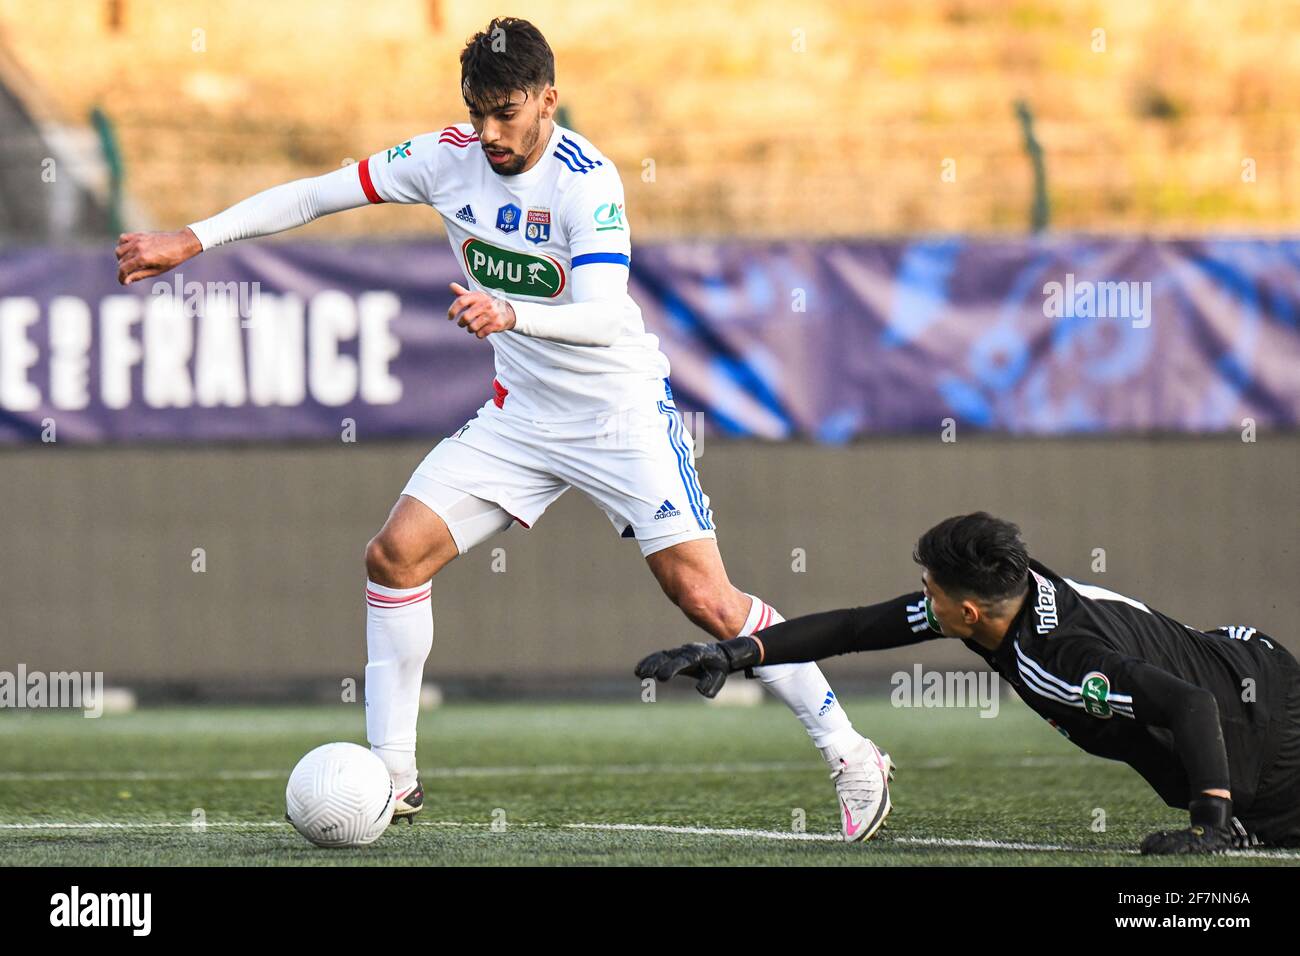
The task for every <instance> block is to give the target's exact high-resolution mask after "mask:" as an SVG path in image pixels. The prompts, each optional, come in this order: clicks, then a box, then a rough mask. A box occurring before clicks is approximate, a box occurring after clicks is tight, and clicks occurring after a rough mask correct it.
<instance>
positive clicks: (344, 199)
mask: <svg viewBox="0 0 1300 956" xmlns="http://www.w3.org/2000/svg"><path fill="white" fill-rule="evenodd" d="M369 202H370V200H369V199H368V198H367V197H366V193H365V190H364V189H363V187H362V185H361V180H360V178H359V177H358V175H357V170H356V168H355V167H354V166H351V165H349V166H343V167H341V168H339V169H336V170H334V171H333V172H328V173H325V174H324V175H322V176H312V177H308V178H306V179H296V180H294V181H293V182H288V183H284V184H282V185H280V186H272V187H271V188H270V189H266V190H263V191H262V192H260V193H258V194H256V195H255V196H250V197H249V198H248V199H245V200H243V201H242V202H239V203H236V204H235V205H233V206H231V207H230V208H229V209H226V210H223V211H222V212H219V213H217V214H216V215H215V216H212V217H211V218H209V219H204V220H202V221H200V222H195V223H191V224H190V225H188V226H186V227H185V228H184V229H181V230H179V231H176V232H128V233H123V234H122V236H120V237H119V239H118V244H117V249H116V253H117V281H118V282H120V283H121V284H122V285H130V284H131V283H132V282H136V281H138V280H140V279H148V278H151V277H153V276H156V275H161V274H162V273H164V272H167V271H169V270H171V269H174V268H176V267H177V266H178V265H180V264H181V263H182V262H185V261H186V260H188V259H192V258H193V257H194V256H197V255H198V254H199V253H200V252H203V251H205V250H207V249H211V248H212V247H214V246H219V245H222V244H224V243H227V242H235V241H236V240H239V239H252V238H254V237H256V236H269V235H271V234H272V233H277V232H284V231H285V230H286V229H294V228H296V227H298V226H303V225H306V224H307V223H309V222H311V221H312V220H313V219H319V218H320V217H321V216H325V215H328V214H329V213H333V212H341V211H342V210H344V209H353V208H355V207H357V206H364V205H367V204H368V203H369Z"/></svg>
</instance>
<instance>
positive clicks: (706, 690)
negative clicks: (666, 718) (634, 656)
mask: <svg viewBox="0 0 1300 956" xmlns="http://www.w3.org/2000/svg"><path fill="white" fill-rule="evenodd" d="M924 602H925V596H924V594H922V593H921V592H920V591H914V592H912V593H911V594H904V595H901V596H900V597H896V598H894V599H893V600H892V601H884V602H882V603H880V604H871V605H867V606H866V607H854V608H845V609H843V610H838V611H821V612H819V613H817V614H807V615H805V616H803V617H796V618H792V619H790V620H788V621H782V622H781V623H779V624H773V625H772V626H771V627H767V628H764V629H763V630H762V632H760V633H759V634H757V635H754V636H753V637H736V638H732V639H731V640H729V641H721V642H719V643H717V644H684V645H682V646H681V647H676V648H672V649H671V650H666V651H659V652H657V653H655V654H651V655H649V656H648V657H645V658H643V659H642V660H641V662H640V663H639V664H637V666H636V675H637V677H640V678H646V677H654V678H655V679H656V680H661V681H667V680H672V678H674V677H677V676H683V677H694V678H696V679H697V680H696V690H698V691H699V692H700V693H701V694H703V695H704V696H705V697H715V696H717V694H718V691H720V690H721V689H722V685H723V684H725V683H726V680H727V676H728V675H729V674H732V673H735V672H736V671H739V670H746V669H748V668H751V667H758V666H759V665H761V664H796V663H802V662H804V661H819V660H822V659H823V658H826V657H834V656H836V655H837V654H848V653H852V652H855V651H871V650H883V649H885V648H890V647H902V646H904V645H907V644H917V643H920V642H921V641H925V640H929V639H930V638H934V637H939V636H940V635H939V634H938V633H936V632H935V631H933V630H931V629H930V627H929V625H928V624H927V623H926V617H925V603H924Z"/></svg>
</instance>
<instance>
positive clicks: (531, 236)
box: [524, 209, 551, 243]
mask: <svg viewBox="0 0 1300 956" xmlns="http://www.w3.org/2000/svg"><path fill="white" fill-rule="evenodd" d="M524 238H525V239H527V240H528V241H529V242H536V243H542V242H546V241H547V240H548V239H550V238H551V211H550V210H549V209H530V210H528V221H527V225H525V226H524Z"/></svg>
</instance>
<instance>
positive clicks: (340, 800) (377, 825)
mask: <svg viewBox="0 0 1300 956" xmlns="http://www.w3.org/2000/svg"><path fill="white" fill-rule="evenodd" d="M396 798H397V793H396V791H394V790H393V780H392V778H391V777H390V776H389V775H388V768H387V767H386V766H384V762H383V761H382V760H380V759H379V758H378V757H377V756H375V755H374V754H373V753H371V752H370V751H369V750H367V749H366V748H365V747H358V746H357V745H356V744H345V743H336V744H324V745H323V746H320V747H317V748H316V749H315V750H313V751H312V752H311V753H309V754H307V756H305V757H303V758H302V759H301V760H299V761H298V766H296V767H294V768H293V773H291V774H289V786H288V787H286V788H285V791H284V802H285V809H286V812H287V814H288V817H289V822H290V823H292V824H293V826H294V829H296V830H297V831H298V832H299V833H301V834H302V835H303V836H304V837H306V838H307V839H308V840H310V841H311V842H312V843H314V844H316V845H317V846H324V847H336V846H365V845H366V844H367V843H373V842H374V841H375V840H377V839H379V836H380V834H382V833H383V832H384V830H386V829H387V828H388V824H389V822H390V821H391V820H392V817H393V804H394V803H395V802H396Z"/></svg>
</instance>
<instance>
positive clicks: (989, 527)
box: [912, 511, 1029, 604]
mask: <svg viewBox="0 0 1300 956" xmlns="http://www.w3.org/2000/svg"><path fill="white" fill-rule="evenodd" d="M912 560H913V561H915V562H916V563H917V564H919V565H921V566H922V567H923V568H925V569H926V570H927V571H929V572H930V579H931V580H932V581H934V582H935V583H936V584H938V585H939V587H941V588H943V590H944V591H946V592H947V593H949V594H951V595H953V596H954V597H962V598H977V599H980V600H983V601H987V602H989V603H994V604H996V603H1000V602H1002V601H1006V600H1009V599H1012V598H1017V597H1019V596H1020V595H1022V594H1024V593H1025V590H1026V589H1027V588H1028V587H1029V552H1028V551H1027V550H1026V549H1025V543H1024V542H1023V541H1021V540H1020V529H1019V528H1017V527H1016V526H1015V525H1014V524H1012V523H1011V522H1010V521H1003V520H1002V519H1001V518H995V517H993V516H992V515H991V514H988V513H987V512H984V511H976V512H975V513H974V514H968V515H955V516H954V517H952V518H947V519H945V520H943V521H940V522H939V523H938V524H937V525H935V526H934V527H933V528H931V529H930V530H929V531H927V532H926V533H925V534H923V535H921V539H920V540H919V541H917V543H916V550H915V551H914V552H913V553H912Z"/></svg>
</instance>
